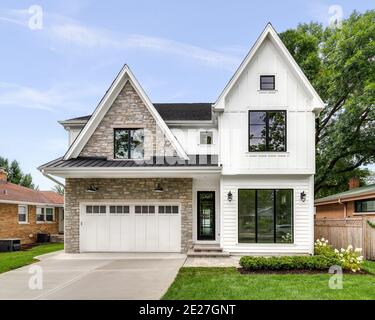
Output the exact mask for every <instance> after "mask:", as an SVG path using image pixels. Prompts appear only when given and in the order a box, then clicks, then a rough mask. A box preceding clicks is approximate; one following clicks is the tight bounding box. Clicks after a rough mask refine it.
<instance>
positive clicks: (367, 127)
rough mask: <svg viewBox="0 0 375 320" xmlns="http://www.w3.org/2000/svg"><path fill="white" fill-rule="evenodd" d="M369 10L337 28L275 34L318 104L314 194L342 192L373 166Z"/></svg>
mask: <svg viewBox="0 0 375 320" xmlns="http://www.w3.org/2000/svg"><path fill="white" fill-rule="evenodd" d="M374 35H375V11H374V10H369V11H367V12H365V13H363V14H360V13H357V12H353V13H352V14H351V15H350V17H348V18H347V19H346V20H344V21H343V22H342V25H341V26H340V27H336V28H333V27H330V26H328V27H323V26H322V25H321V24H319V23H309V24H300V25H298V27H297V28H296V29H290V30H287V31H285V32H283V33H281V34H280V37H281V39H282V41H283V42H284V44H285V45H286V47H287V48H288V50H289V51H290V53H291V54H292V56H293V57H294V59H295V60H296V61H297V63H298V64H299V65H300V67H301V68H302V70H303V71H304V72H305V74H306V76H307V78H308V79H309V80H310V81H311V83H312V85H313V86H314V87H315V89H316V90H317V92H318V93H319V95H320V96H321V98H322V99H323V101H325V102H326V103H327V106H326V107H325V109H324V110H323V111H322V112H321V113H320V115H319V117H318V118H317V119H316V135H315V142H316V170H317V171H316V176H315V192H316V193H317V196H318V197H319V196H325V195H328V194H332V193H336V192H340V191H344V190H346V189H347V182H348V181H349V179H350V178H351V177H353V176H356V177H358V178H362V179H364V178H365V177H367V176H368V175H369V174H370V172H369V171H368V170H367V169H365V168H364V167H363V166H364V165H368V164H370V163H374V162H375V104H374V99H375V41H374Z"/></svg>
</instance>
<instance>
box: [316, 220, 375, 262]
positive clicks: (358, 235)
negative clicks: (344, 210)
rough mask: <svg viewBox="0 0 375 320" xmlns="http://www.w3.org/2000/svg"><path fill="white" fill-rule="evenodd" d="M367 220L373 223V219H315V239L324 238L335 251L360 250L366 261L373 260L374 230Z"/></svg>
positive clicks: (374, 221) (374, 249) (374, 255)
mask: <svg viewBox="0 0 375 320" xmlns="http://www.w3.org/2000/svg"><path fill="white" fill-rule="evenodd" d="M367 220H369V221H371V222H373V223H375V219H374V218H370V217H366V216H363V217H355V218H339V219H315V239H320V238H324V239H327V240H328V241H329V243H330V244H331V245H332V246H333V247H334V248H336V249H341V248H347V247H348V245H352V246H353V247H354V248H362V255H363V256H364V257H365V259H367V260H375V229H374V228H372V227H371V226H369V224H368V223H367Z"/></svg>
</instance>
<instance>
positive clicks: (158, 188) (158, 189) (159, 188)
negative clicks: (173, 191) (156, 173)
mask: <svg viewBox="0 0 375 320" xmlns="http://www.w3.org/2000/svg"><path fill="white" fill-rule="evenodd" d="M154 191H155V192H159V193H160V192H163V191H164V190H163V187H162V186H161V184H160V183H158V184H157V185H156V187H155V189H154Z"/></svg>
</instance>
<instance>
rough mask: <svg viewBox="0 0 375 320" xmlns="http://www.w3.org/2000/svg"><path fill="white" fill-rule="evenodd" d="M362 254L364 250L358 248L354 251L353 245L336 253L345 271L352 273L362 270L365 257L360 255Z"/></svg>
mask: <svg viewBox="0 0 375 320" xmlns="http://www.w3.org/2000/svg"><path fill="white" fill-rule="evenodd" d="M361 252H362V248H356V249H354V250H353V246H351V245H349V246H348V247H347V248H346V249H344V248H341V250H337V249H335V253H336V254H337V256H338V257H339V259H340V262H341V266H342V267H343V269H346V270H351V271H352V272H357V271H360V270H361V264H362V262H363V256H361V255H360V254H361Z"/></svg>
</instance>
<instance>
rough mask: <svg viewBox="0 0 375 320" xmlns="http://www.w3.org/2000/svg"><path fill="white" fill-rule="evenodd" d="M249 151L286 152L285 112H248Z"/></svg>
mask: <svg viewBox="0 0 375 320" xmlns="http://www.w3.org/2000/svg"><path fill="white" fill-rule="evenodd" d="M249 151H250V152H252V151H279V152H282V151H286V111H249Z"/></svg>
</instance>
